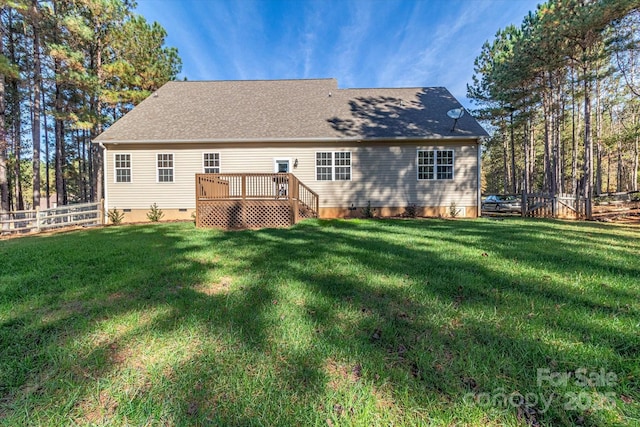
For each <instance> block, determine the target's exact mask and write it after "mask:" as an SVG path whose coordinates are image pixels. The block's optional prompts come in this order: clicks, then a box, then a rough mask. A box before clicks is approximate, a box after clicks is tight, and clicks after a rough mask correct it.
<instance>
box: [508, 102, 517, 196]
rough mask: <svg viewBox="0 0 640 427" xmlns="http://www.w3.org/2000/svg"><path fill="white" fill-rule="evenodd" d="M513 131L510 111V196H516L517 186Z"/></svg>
mask: <svg viewBox="0 0 640 427" xmlns="http://www.w3.org/2000/svg"><path fill="white" fill-rule="evenodd" d="M513 132H514V129H513V110H511V115H510V123H509V140H510V141H509V142H510V143H511V194H516V192H517V191H518V189H517V185H516V180H517V175H516V144H515V137H514V135H513Z"/></svg>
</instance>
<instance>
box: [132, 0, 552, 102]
mask: <svg viewBox="0 0 640 427" xmlns="http://www.w3.org/2000/svg"><path fill="white" fill-rule="evenodd" d="M538 3H540V0H416V1H412V0H279V1H275V0H274V1H268V0H229V1H227V0H138V8H137V12H138V13H139V14H141V15H143V16H144V17H145V18H146V19H147V20H148V21H151V22H152V21H157V22H159V23H160V24H161V25H162V26H163V27H164V28H165V29H166V30H167V32H168V37H167V44H168V45H169V46H174V47H177V48H178V50H179V53H180V56H181V58H182V61H183V68H182V73H181V75H180V78H182V77H187V78H188V79H189V80H243V79H298V78H326V77H334V78H336V79H337V80H338V85H339V87H341V88H347V87H350V88H362V87H422V86H445V87H447V88H448V89H449V90H450V91H451V92H452V93H453V94H454V96H456V98H458V99H459V100H460V101H461V102H462V103H463V104H464V105H466V106H467V107H469V106H470V104H469V102H468V101H467V100H466V98H465V96H466V84H467V83H469V82H471V76H472V75H473V60H474V59H475V57H476V56H477V55H478V54H479V52H480V49H481V47H482V43H483V42H485V41H486V40H492V39H493V36H494V35H495V33H496V31H497V30H498V29H499V28H504V27H505V26H507V25H509V24H516V25H519V24H520V23H521V22H522V19H523V17H524V16H525V15H526V14H527V12H528V11H530V10H535V8H536V5H537V4H538Z"/></svg>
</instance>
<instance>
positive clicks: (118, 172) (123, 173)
mask: <svg viewBox="0 0 640 427" xmlns="http://www.w3.org/2000/svg"><path fill="white" fill-rule="evenodd" d="M113 167H114V179H115V182H131V154H128V153H127V154H123V153H116V154H114V155H113Z"/></svg>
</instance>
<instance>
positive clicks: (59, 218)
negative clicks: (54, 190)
mask: <svg viewBox="0 0 640 427" xmlns="http://www.w3.org/2000/svg"><path fill="white" fill-rule="evenodd" d="M103 223H104V210H103V202H102V201H100V202H97V203H82V204H74V205H65V206H60V207H58V208H52V209H42V210H28V211H15V212H0V234H11V233H26V232H30V231H36V232H38V231H44V230H49V229H53V228H62V227H70V226H75V225H100V224H103Z"/></svg>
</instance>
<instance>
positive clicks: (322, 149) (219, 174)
mask: <svg viewBox="0 0 640 427" xmlns="http://www.w3.org/2000/svg"><path fill="white" fill-rule="evenodd" d="M459 108H461V105H460V104H459V103H458V101H457V100H456V99H455V98H454V97H453V96H452V95H451V94H450V93H449V92H448V91H447V90H446V89H445V88H441V87H429V88H387V89H339V88H338V84H337V81H336V80H334V79H316V80H268V81H197V82H169V83H167V84H166V85H164V86H163V87H162V88H160V89H159V90H158V91H157V92H155V93H154V94H153V95H152V96H150V97H149V98H148V99H146V100H145V101H143V102H142V103H140V104H139V105H138V106H137V107H135V108H134V109H133V110H132V111H131V112H129V113H128V114H126V115H125V116H124V117H122V118H121V119H120V120H118V121H117V122H116V123H114V124H113V125H112V126H111V127H110V128H108V129H107V130H106V131H105V132H104V133H102V134H101V135H99V136H98V137H97V138H96V139H95V141H94V142H95V143H97V144H101V145H102V146H103V147H104V148H105V151H104V156H105V158H104V165H105V193H106V194H105V203H106V207H107V209H114V208H117V209H118V210H120V211H124V213H125V221H141V220H145V219H146V213H147V212H148V210H149V206H150V205H152V204H153V203H156V204H157V205H158V206H159V207H160V208H161V209H162V210H163V211H164V213H165V218H166V219H189V218H190V217H191V215H192V213H193V212H194V210H195V209H196V199H197V194H196V193H197V186H196V175H197V174H213V175H207V176H209V178H210V179H209V181H207V182H208V183H209V184H207V185H209V187H208V188H209V189H210V190H211V189H213V187H211V185H214V186H217V187H216V188H218V190H216V191H217V193H216V194H218V196H216V197H226V198H229V197H231V195H230V194H223V193H224V191H228V190H225V189H226V188H233V186H234V185H235V184H234V183H233V182H234V180H239V181H237V182H238V184H237V185H238V186H242V185H244V186H245V187H242V188H244V189H245V190H242V191H245V193H242V195H246V191H248V190H246V185H247V182H250V181H247V178H246V177H247V176H250V175H253V176H261V177H263V178H259V179H260V180H263V181H265V182H270V184H264V183H263V184H260V185H262V186H263V187H264V186H268V187H270V189H269V190H268V191H266V192H265V194H267V193H268V194H269V195H274V197H275V198H279V197H283V196H287V197H289V196H290V195H291V193H292V191H294V189H293V188H292V187H291V188H290V186H291V184H292V183H293V182H294V181H290V180H294V179H295V183H296V185H298V183H299V184H300V187H299V188H301V189H305V191H308V192H310V193H313V194H315V195H317V204H315V205H313V206H310V205H308V204H306V203H305V209H304V212H306V213H310V215H311V216H316V215H317V216H319V217H322V218H333V217H345V216H351V215H353V214H354V212H358V211H359V208H362V207H364V206H367V205H368V204H369V203H370V205H371V207H374V208H376V210H377V212H378V213H379V214H380V215H382V216H387V215H398V214H402V213H403V212H404V211H405V209H406V207H407V206H409V205H415V206H416V207H417V214H418V215H424V216H437V215H447V213H448V212H449V209H450V207H451V206H452V205H455V206H456V207H457V209H458V210H459V214H460V216H467V217H475V216H477V215H479V211H480V209H479V208H480V179H479V176H480V142H481V139H482V138H483V137H485V136H486V135H487V134H486V132H485V131H484V130H483V129H482V127H481V126H480V125H479V124H478V123H477V122H476V120H475V119H473V117H471V116H470V115H468V114H465V115H463V116H462V117H460V118H459V119H453V118H451V117H450V116H451V115H452V114H451V113H450V114H449V115H448V114H447V113H448V112H450V111H451V110H455V109H459ZM460 111H461V110H460ZM274 173H279V174H281V175H282V176H285V177H287V181H286V188H285V186H283V185H278V184H285V182H284V181H282V177H280V178H278V176H271V175H265V174H274ZM283 174H287V175H283ZM242 176H245V178H244V181H242V179H243V178H242ZM212 179H213V180H212ZM256 179H258V178H255V179H254V181H255V182H257V181H256ZM240 183H243V184H240ZM199 185H202V181H201V184H199ZM256 185H258V184H256ZM229 186H230V187H229ZM202 188H203V189H202V190H201V194H200V195H202V194H205V193H206V191H205V189H204V187H202ZM238 188H240V187H238ZM271 188H273V190H271ZM211 191H213V190H211ZM221 191H222V193H221ZM239 191H240V190H239ZM295 191H296V195H299V194H298V193H299V191H298V187H296V190H295ZM300 191H302V190H300ZM284 193H286V194H284ZM237 196H238V197H241V194H240V193H238V195H237ZM301 202H302V199H301ZM309 210H311V211H314V212H309ZM296 215H297V214H296ZM303 216H304V215H303Z"/></svg>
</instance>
